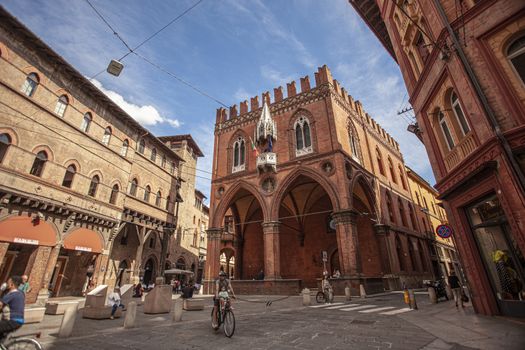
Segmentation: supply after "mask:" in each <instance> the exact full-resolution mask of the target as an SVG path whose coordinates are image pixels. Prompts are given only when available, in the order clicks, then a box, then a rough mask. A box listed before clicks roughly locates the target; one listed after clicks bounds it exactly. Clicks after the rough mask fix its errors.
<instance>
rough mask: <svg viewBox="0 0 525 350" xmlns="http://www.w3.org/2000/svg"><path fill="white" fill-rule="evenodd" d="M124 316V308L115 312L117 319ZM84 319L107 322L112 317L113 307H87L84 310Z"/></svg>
mask: <svg viewBox="0 0 525 350" xmlns="http://www.w3.org/2000/svg"><path fill="white" fill-rule="evenodd" d="M121 316H122V308H120V307H119V308H117V311H116V312H115V316H114V317H115V318H119V317H121ZM82 317H83V318H90V319H93V320H106V319H109V318H110V317H111V306H103V307H86V308H84V309H83V310H82Z"/></svg>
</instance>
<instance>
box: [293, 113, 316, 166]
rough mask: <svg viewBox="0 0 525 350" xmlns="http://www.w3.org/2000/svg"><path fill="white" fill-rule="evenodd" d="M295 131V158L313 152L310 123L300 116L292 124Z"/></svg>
mask: <svg viewBox="0 0 525 350" xmlns="http://www.w3.org/2000/svg"><path fill="white" fill-rule="evenodd" d="M294 130H295V156H296V157H299V156H302V155H305V154H308V153H312V152H313V148H312V137H311V135H310V122H309V121H308V119H307V118H306V117H304V116H300V117H299V118H298V119H297V120H296V121H295V124H294Z"/></svg>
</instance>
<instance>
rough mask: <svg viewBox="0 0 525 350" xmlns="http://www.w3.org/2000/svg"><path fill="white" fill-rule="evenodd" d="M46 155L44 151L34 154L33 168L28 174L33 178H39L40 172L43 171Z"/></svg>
mask: <svg viewBox="0 0 525 350" xmlns="http://www.w3.org/2000/svg"><path fill="white" fill-rule="evenodd" d="M47 159H48V158H47V153H46V152H45V151H40V152H38V153H37V154H36V157H35V160H34V161H33V166H32V167H31V170H30V171H29V173H30V174H31V175H34V176H38V177H41V176H42V172H43V171H44V166H45V165H46V162H47Z"/></svg>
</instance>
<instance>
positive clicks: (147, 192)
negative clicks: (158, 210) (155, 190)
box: [144, 185, 151, 203]
mask: <svg viewBox="0 0 525 350" xmlns="http://www.w3.org/2000/svg"><path fill="white" fill-rule="evenodd" d="M150 195H151V187H149V185H148V186H146V188H145V189H144V201H145V202H148V203H149V197H150Z"/></svg>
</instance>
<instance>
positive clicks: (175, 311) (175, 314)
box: [173, 298, 184, 322]
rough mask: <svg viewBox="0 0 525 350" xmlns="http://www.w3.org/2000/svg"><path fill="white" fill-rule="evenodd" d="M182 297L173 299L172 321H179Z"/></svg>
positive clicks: (180, 318)
mask: <svg viewBox="0 0 525 350" xmlns="http://www.w3.org/2000/svg"><path fill="white" fill-rule="evenodd" d="M183 303H184V301H183V300H182V298H177V299H175V302H174V303H173V322H180V321H181V320H182V304H183Z"/></svg>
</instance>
